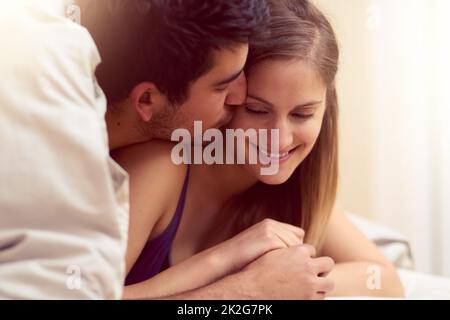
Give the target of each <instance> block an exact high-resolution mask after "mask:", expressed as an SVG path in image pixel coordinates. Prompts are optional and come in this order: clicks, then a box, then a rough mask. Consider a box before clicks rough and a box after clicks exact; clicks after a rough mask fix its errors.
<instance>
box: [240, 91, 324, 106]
mask: <svg viewBox="0 0 450 320" xmlns="http://www.w3.org/2000/svg"><path fill="white" fill-rule="evenodd" d="M247 97H248V98H252V99H255V100H258V101H260V102H262V103H264V104H267V105H268V106H270V107H273V104H272V103H270V102H269V101H267V100H265V99H263V98H261V97H258V96H255V95H253V94H248V96H247ZM319 103H322V101H311V102H307V103H303V104H299V105H296V106H295V107H294V109H297V108H304V107H308V106H313V105H316V104H319Z"/></svg>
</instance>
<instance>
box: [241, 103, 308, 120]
mask: <svg viewBox="0 0 450 320" xmlns="http://www.w3.org/2000/svg"><path fill="white" fill-rule="evenodd" d="M245 110H246V112H247V113H249V114H251V115H255V116H268V115H269V114H270V113H271V112H270V111H269V110H266V109H262V108H256V107H251V106H248V105H247V106H245ZM289 115H290V116H292V117H293V118H295V119H302V120H305V119H310V118H312V117H314V115H315V112H304V113H302V112H293V113H291V114H289Z"/></svg>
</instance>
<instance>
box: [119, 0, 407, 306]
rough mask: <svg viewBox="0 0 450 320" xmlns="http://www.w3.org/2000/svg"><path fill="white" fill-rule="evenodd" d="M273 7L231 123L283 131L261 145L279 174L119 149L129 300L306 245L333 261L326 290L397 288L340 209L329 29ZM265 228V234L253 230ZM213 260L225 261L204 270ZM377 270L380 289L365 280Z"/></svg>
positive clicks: (281, 2)
mask: <svg viewBox="0 0 450 320" xmlns="http://www.w3.org/2000/svg"><path fill="white" fill-rule="evenodd" d="M268 2H269V5H270V9H271V17H272V18H271V24H270V26H269V28H268V33H267V40H266V41H265V42H264V43H261V44H258V45H255V46H253V47H252V48H251V52H250V56H249V61H248V65H247V67H246V69H247V70H246V71H247V76H248V97H247V101H246V103H245V105H244V106H242V107H239V108H237V109H236V112H235V115H234V119H233V120H232V122H231V123H230V124H229V125H228V128H231V129H244V130H246V129H249V128H254V129H278V130H279V150H280V151H279V152H274V151H272V150H270V148H269V147H267V146H264V145H257V146H256V148H257V149H258V151H259V152H261V153H263V154H266V155H268V156H269V157H271V158H272V161H277V162H279V171H278V172H277V173H276V174H274V175H271V176H264V175H261V168H262V167H264V165H263V164H261V163H257V164H244V165H212V166H208V165H193V166H190V168H187V167H183V166H175V165H174V164H173V163H172V161H171V158H170V155H171V149H172V146H171V145H169V144H166V143H159V142H152V143H150V144H145V145H138V146H134V147H131V148H128V149H127V150H121V151H120V152H118V153H117V154H115V158H116V160H117V161H118V162H119V163H120V164H121V165H122V166H123V167H124V168H125V169H127V171H128V172H129V173H130V181H131V221H130V239H129V246H128V253H127V272H128V277H127V283H126V284H127V285H128V286H127V287H126V288H125V297H137V296H139V292H142V291H143V290H145V292H146V293H147V295H148V294H149V293H150V295H152V294H153V295H154V296H155V297H157V296H162V295H164V294H166V295H169V294H173V293H177V292H181V291H186V290H190V289H194V288H198V287H201V286H203V285H205V284H208V283H210V282H213V281H215V280H217V279H218V278H220V277H222V276H224V274H227V273H232V272H235V271H237V270H239V269H241V268H243V267H245V265H246V264H248V263H250V262H251V261H252V260H254V259H256V258H258V257H259V256H261V255H263V254H265V253H266V252H269V251H271V250H274V249H277V248H282V247H289V246H296V245H299V244H301V243H302V242H303V241H304V242H306V243H308V244H310V245H312V246H313V247H315V248H316V249H317V252H318V255H319V256H329V257H331V258H332V259H333V260H334V261H335V263H336V265H335V267H334V268H333V271H332V272H331V273H330V274H329V275H328V278H330V279H332V280H333V281H334V283H335V289H334V290H333V291H332V292H331V294H332V295H339V296H342V295H359V296H362V295H364V296H368V295H381V296H401V295H402V294H403V293H402V292H403V291H402V287H401V284H400V281H399V278H398V276H397V274H396V272H395V269H394V268H393V266H391V265H390V264H389V262H388V261H387V260H386V259H385V258H383V256H382V255H381V254H380V253H379V252H378V250H377V249H376V247H375V246H374V245H373V244H372V243H371V242H370V241H369V240H368V239H366V238H365V237H364V236H363V235H362V234H361V233H360V232H359V231H358V230H357V229H356V228H355V227H354V226H353V225H352V224H351V223H350V222H349V221H348V220H347V219H346V217H345V216H344V215H343V213H342V212H341V211H339V210H338V209H337V208H336V205H335V198H336V188H337V175H338V174H337V169H338V162H337V159H338V156H337V154H338V153H337V140H338V139H337V115H338V103H337V96H336V89H335V76H336V72H337V68H338V58H339V50H338V46H337V43H336V39H335V35H334V32H333V30H332V27H331V26H330V24H329V23H328V21H327V20H326V18H325V17H324V16H323V15H322V14H321V13H320V12H319V11H318V10H317V9H316V8H315V7H314V6H313V5H312V4H311V3H309V2H308V1H306V0H272V1H268ZM245 147H246V150H248V149H247V148H249V147H255V146H253V145H250V144H249V141H247V144H246V146H245ZM241 151H242V150H241ZM246 154H247V157H248V152H246ZM247 160H248V159H247ZM246 162H247V163H248V161H246ZM158 177H161V178H159V179H158ZM156 189H157V190H158V191H154V190H156ZM150 190H152V191H153V192H154V194H153V195H152V193H150ZM174 191H175V192H174ZM180 194H181V197H180ZM268 218H269V219H271V220H267V219H268ZM261 221H263V222H261ZM268 224H269V225H270V226H271V227H270V228H269V229H271V230H272V232H273V233H274V234H275V236H274V237H271V241H265V240H264V239H265V238H264V237H259V238H258V236H255V235H258V234H259V233H258V232H260V231H258V230H263V229H265V230H266V229H267V225H268ZM252 237H253V238H252ZM252 239H253V241H252ZM274 239H275V240H274ZM167 248H169V249H167ZM212 256H213V257H214V259H216V260H217V259H218V260H219V261H220V262H221V263H219V264H217V266H218V267H217V268H211V269H210V270H204V268H202V267H201V266H202V265H203V263H205V261H208V259H211V257H212ZM230 257H231V258H230ZM324 259H325V258H324ZM374 265H375V266H376V268H378V269H376V270H378V271H379V275H380V276H381V279H380V280H381V283H382V287H381V288H380V289H379V290H371V288H369V287H368V286H367V278H368V274H367V271H368V270H373V266H374ZM180 266H182V268H180ZM177 267H178V268H177ZM371 268H372V269H371ZM187 270H189V276H188V277H186V271H187ZM182 275H184V277H183V276H182ZM163 281H164V283H165V290H166V291H165V292H161V291H160V290H161V289H160V288H161V283H162V282H163ZM372 289H373V288H372Z"/></svg>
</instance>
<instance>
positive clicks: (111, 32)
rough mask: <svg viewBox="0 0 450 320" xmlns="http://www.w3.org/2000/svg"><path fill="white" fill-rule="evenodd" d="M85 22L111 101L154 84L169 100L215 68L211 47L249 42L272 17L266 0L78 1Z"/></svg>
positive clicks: (101, 80) (178, 100) (179, 97)
mask: <svg viewBox="0 0 450 320" xmlns="http://www.w3.org/2000/svg"><path fill="white" fill-rule="evenodd" d="M78 5H79V6H80V9H81V24H82V25H83V26H85V27H86V28H87V29H88V30H89V32H90V33H91V35H92V37H93V38H94V41H95V43H96V45H97V47H98V49H99V52H100V55H101V58H102V63H101V64H100V65H99V67H98V69H97V72H96V75H97V79H98V82H99V84H100V86H101V87H102V89H103V91H104V92H105V94H106V97H107V99H108V104H110V105H111V104H114V103H116V102H119V101H121V100H123V99H125V98H127V97H128V95H129V94H130V92H131V90H132V89H133V88H134V86H136V85H137V84H139V83H141V82H152V83H154V84H155V85H156V86H157V88H158V90H160V91H161V92H162V93H163V94H165V95H166V96H167V97H168V99H169V101H170V102H171V103H175V104H181V103H183V102H184V101H185V100H186V99H187V93H188V89H189V86H190V84H191V83H192V82H193V81H195V80H197V79H198V78H199V77H201V76H202V75H204V74H205V73H207V72H208V71H209V70H210V69H211V68H212V67H213V66H214V63H215V62H214V61H212V60H213V59H212V52H213V49H225V48H232V47H233V46H235V45H237V44H244V43H248V42H250V41H251V39H252V37H254V36H255V35H256V34H257V32H258V30H260V28H262V27H263V26H264V25H265V23H266V22H267V21H268V19H269V10H268V7H267V4H266V2H265V0H78Z"/></svg>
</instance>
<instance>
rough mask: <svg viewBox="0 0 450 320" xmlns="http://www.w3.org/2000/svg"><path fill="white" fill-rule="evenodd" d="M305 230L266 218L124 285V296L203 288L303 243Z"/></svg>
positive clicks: (150, 296)
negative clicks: (160, 270)
mask: <svg viewBox="0 0 450 320" xmlns="http://www.w3.org/2000/svg"><path fill="white" fill-rule="evenodd" d="M303 236H304V231H303V230H302V229H300V228H297V227H295V226H291V225H288V224H285V223H281V222H277V221H273V220H269V219H266V220H264V221H262V222H260V223H257V224H256V225H254V226H252V227H251V228H249V229H247V230H245V231H243V232H241V233H240V234H238V235H236V236H235V237H233V238H231V239H229V240H227V241H224V242H222V243H220V244H218V245H216V246H214V247H212V248H209V249H207V250H205V251H202V252H200V253H198V254H197V255H195V256H193V257H191V258H189V259H187V260H185V261H183V262H181V263H179V264H177V265H175V266H173V267H171V268H169V269H167V270H165V271H163V272H161V273H159V274H157V275H156V276H154V277H152V278H150V279H149V280H147V281H144V282H140V283H137V284H134V285H130V286H127V287H125V290H124V295H123V298H124V299H155V298H163V297H168V296H173V295H177V294H180V293H184V292H187V291H191V290H194V289H198V288H201V287H203V286H206V285H209V284H211V283H213V282H216V281H218V280H220V279H222V278H224V277H225V276H227V275H230V274H233V273H235V272H237V271H239V270H240V269H242V268H244V267H245V266H247V265H248V264H249V263H251V262H253V261H254V260H256V259H258V258H259V257H261V256H263V255H264V254H266V253H267V252H270V251H273V250H277V249H281V248H288V247H294V246H298V245H301V244H302V243H303Z"/></svg>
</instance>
